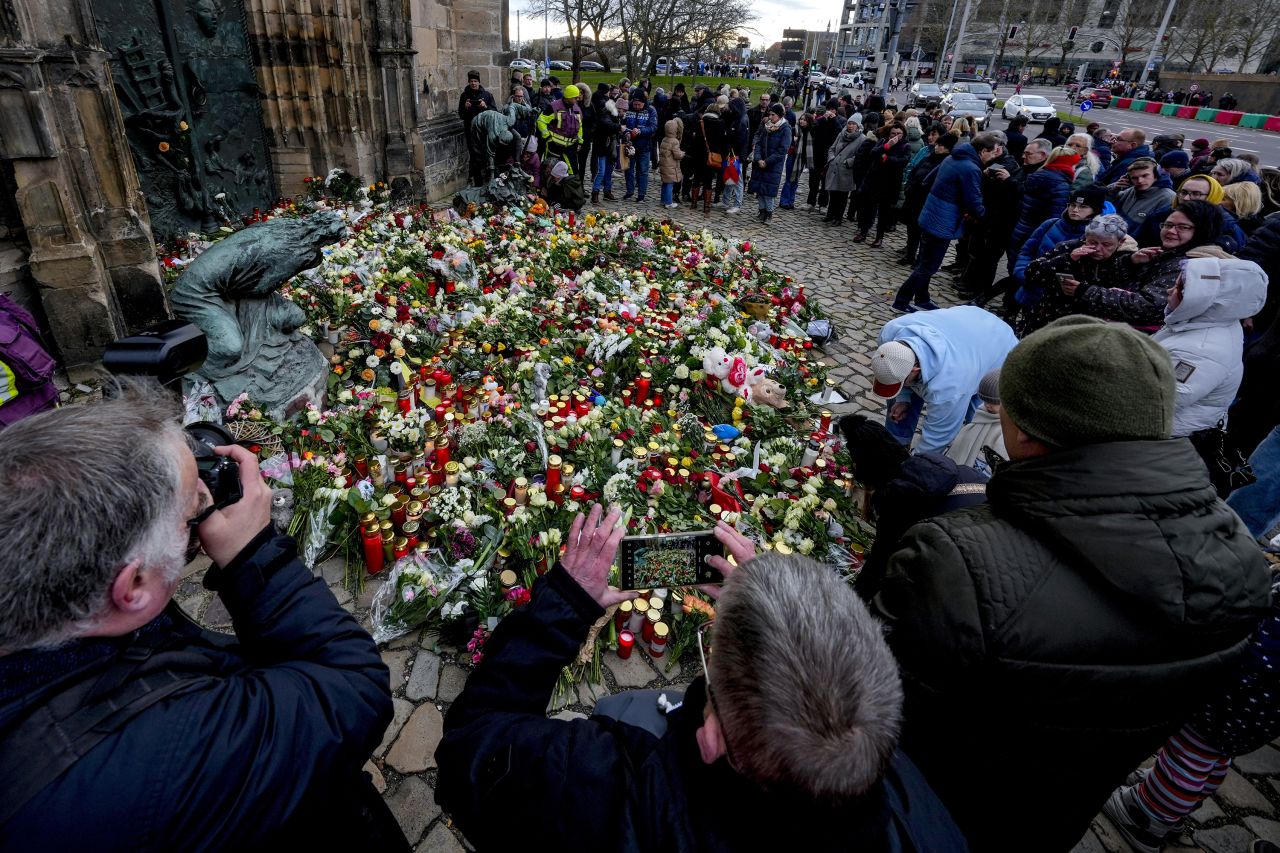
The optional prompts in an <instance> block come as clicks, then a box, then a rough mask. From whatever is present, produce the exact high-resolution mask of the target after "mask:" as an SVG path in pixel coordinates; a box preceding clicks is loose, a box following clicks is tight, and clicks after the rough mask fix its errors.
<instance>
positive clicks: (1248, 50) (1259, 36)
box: [1222, 0, 1280, 70]
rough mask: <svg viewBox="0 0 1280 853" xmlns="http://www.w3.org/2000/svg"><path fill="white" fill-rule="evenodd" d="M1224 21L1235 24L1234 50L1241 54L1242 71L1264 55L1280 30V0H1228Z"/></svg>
mask: <svg viewBox="0 0 1280 853" xmlns="http://www.w3.org/2000/svg"><path fill="white" fill-rule="evenodd" d="M1222 13H1223V17H1226V18H1231V19H1234V20H1235V22H1236V23H1235V26H1233V27H1232V30H1233V32H1234V34H1235V38H1234V39H1233V40H1232V44H1231V46H1232V47H1234V48H1235V49H1236V50H1237V51H1238V53H1239V63H1240V64H1239V65H1238V66H1237V68H1238V69H1240V70H1243V69H1244V67H1245V66H1246V65H1248V64H1249V61H1250V60H1252V59H1255V58H1257V56H1258V54H1260V53H1264V52H1265V51H1266V50H1267V48H1268V46H1269V45H1270V44H1271V40H1272V38H1274V37H1275V35H1276V30H1277V27H1280V0H1227V3H1226V4H1225V7H1224V8H1222Z"/></svg>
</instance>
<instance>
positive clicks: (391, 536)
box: [382, 530, 396, 543]
mask: <svg viewBox="0 0 1280 853" xmlns="http://www.w3.org/2000/svg"><path fill="white" fill-rule="evenodd" d="M395 538H396V532H395V531H394V530H384V531H382V541H383V542H384V543H386V542H394V541H395Z"/></svg>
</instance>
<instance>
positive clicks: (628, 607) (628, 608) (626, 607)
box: [618, 601, 631, 613]
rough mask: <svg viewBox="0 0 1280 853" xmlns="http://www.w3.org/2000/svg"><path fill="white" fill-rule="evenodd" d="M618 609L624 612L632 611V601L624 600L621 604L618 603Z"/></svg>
mask: <svg viewBox="0 0 1280 853" xmlns="http://www.w3.org/2000/svg"><path fill="white" fill-rule="evenodd" d="M618 610H620V611H621V612H623V613H630V612H631V602H630V601H624V602H622V603H621V604H619V605H618Z"/></svg>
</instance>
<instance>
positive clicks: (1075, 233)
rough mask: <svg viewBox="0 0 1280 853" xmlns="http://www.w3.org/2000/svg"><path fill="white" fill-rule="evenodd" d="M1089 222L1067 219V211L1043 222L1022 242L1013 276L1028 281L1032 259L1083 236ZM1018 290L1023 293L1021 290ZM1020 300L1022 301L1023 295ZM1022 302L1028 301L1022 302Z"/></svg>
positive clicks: (1014, 265)
mask: <svg viewBox="0 0 1280 853" xmlns="http://www.w3.org/2000/svg"><path fill="white" fill-rule="evenodd" d="M1088 224H1089V223H1087V222H1073V221H1072V220H1070V219H1067V214H1066V212H1065V211H1064V212H1063V214H1062V215H1061V216H1059V217H1058V218H1057V219H1046V220H1045V221H1044V222H1041V223H1040V227H1038V228H1036V230H1035V231H1032V232H1031V236H1029V237H1028V238H1027V239H1026V242H1024V243H1023V244H1022V251H1020V252H1018V259H1017V260H1016V261H1014V264H1013V277H1014V278H1016V279H1017V280H1018V281H1026V275H1027V267H1028V266H1029V265H1030V264H1031V262H1032V261H1034V260H1035V259H1036V258H1038V257H1040V256H1042V255H1044V253H1045V252H1048V251H1049V250H1050V249H1052V248H1053V247H1054V246H1056V245H1058V244H1059V243H1061V242H1063V241H1065V240H1074V239H1075V238H1077V237H1081V236H1083V235H1084V227H1085V226H1086V225H1088ZM1018 292H1019V294H1021V293H1022V291H1021V290H1019V291H1018ZM1038 298H1039V297H1037V299H1038ZM1018 301H1019V302H1022V298H1021V295H1019V298H1018ZM1022 304H1024V305H1025V304H1028V303H1025V302H1022Z"/></svg>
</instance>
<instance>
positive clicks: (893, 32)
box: [876, 0, 902, 92]
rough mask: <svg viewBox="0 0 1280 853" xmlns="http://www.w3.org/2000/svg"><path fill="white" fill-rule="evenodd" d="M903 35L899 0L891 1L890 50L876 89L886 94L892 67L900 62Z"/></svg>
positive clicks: (882, 64)
mask: <svg viewBox="0 0 1280 853" xmlns="http://www.w3.org/2000/svg"><path fill="white" fill-rule="evenodd" d="M901 34H902V15H901V14H899V0H889V50H888V51H887V52H886V53H885V55H884V62H883V63H881V68H880V73H879V74H877V75H876V88H877V89H879V90H880V91H881V92H885V91H887V90H888V87H889V76H890V74H892V71H891V69H890V65H896V64H897V60H898V36H899V35H901Z"/></svg>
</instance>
